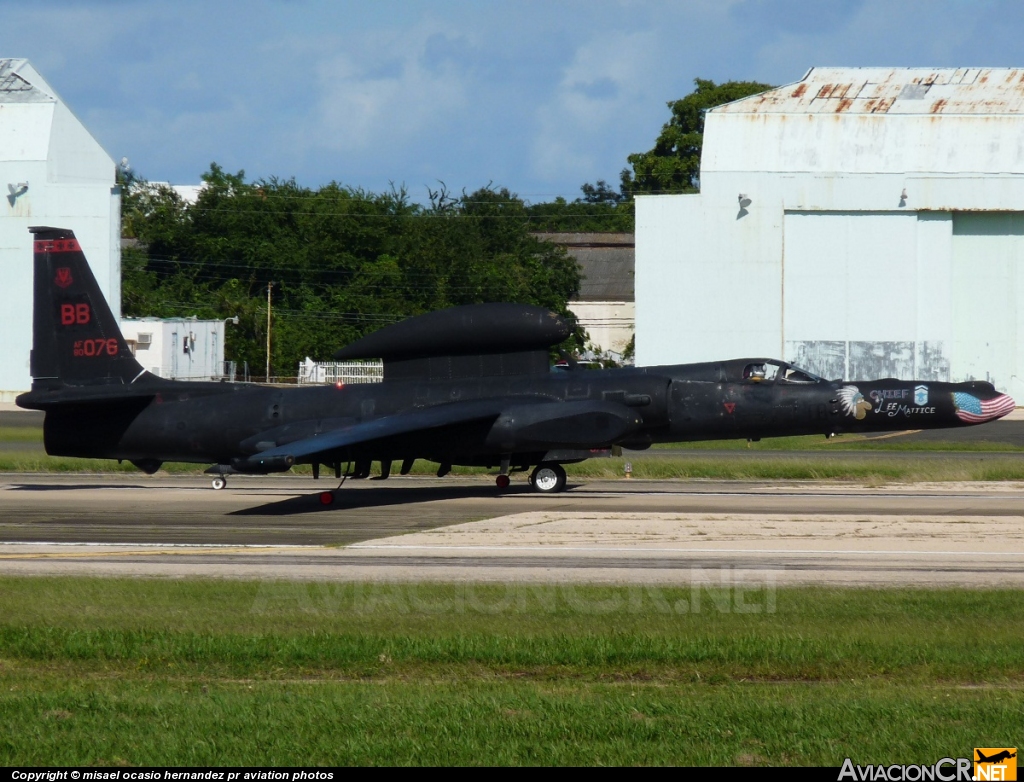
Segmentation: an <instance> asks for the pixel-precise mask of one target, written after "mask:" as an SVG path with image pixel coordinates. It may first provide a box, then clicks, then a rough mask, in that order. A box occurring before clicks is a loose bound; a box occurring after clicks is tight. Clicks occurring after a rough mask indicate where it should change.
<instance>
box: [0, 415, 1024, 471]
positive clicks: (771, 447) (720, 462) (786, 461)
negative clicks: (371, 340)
mask: <svg viewBox="0 0 1024 782" xmlns="http://www.w3.org/2000/svg"><path fill="white" fill-rule="evenodd" d="M0 444H6V445H7V447H6V448H4V449H3V450H0V473H5V472H6V473H31V472H57V473H135V472H138V470H137V468H136V467H134V466H133V465H131V464H129V463H127V462H125V463H123V464H118V463H117V462H116V461H112V460H109V459H78V458H71V457H54V456H47V455H46V454H45V453H44V452H43V451H42V448H41V446H42V430H41V429H39V428H36V427H0ZM21 446H24V447H25V450H21V449H20V447H21ZM748 446H749V448H750V450H752V451H756V452H761V453H763V454H764V456H763V457H762V458H757V459H751V458H749V456H748V455H746V454H744V455H743V456H740V455H739V454H737V455H736V456H732V457H731V456H730V454H731V453H735V452H737V451H746V450H747V448H748ZM671 447H672V448H686V449H687V450H693V451H705V452H707V454H708V455H707V456H702V455H699V454H696V455H686V456H666V455H659V454H658V453H657V452H658V451H659V450H662V449H659V448H655V449H653V451H652V452H651V453H647V454H645V453H636V454H631V455H629V456H628V457H622V458H618V457H616V458H604V459H591V460H588V461H586V462H583V463H581V464H575V465H567V467H566V470H567V472H568V473H569V475H570V477H572V478H576V479H584V478H622V477H623V475H624V468H625V464H626V463H627V462H629V463H630V465H631V466H632V474H633V477H635V478H654V479H657V478H679V479H701V478H704V479H709V480H729V479H735V480H847V481H867V482H871V483H885V482H910V481H1021V480H1024V459H1021V453H1024V449H1020V448H1017V447H1015V446H1012V445H1008V444H1003V443H992V442H985V441H981V442H957V443H954V442H941V441H938V442H931V441H929V442H913V441H901V439H900V438H898V437H893V438H874V439H868V438H864V437H860V436H848V437H838V438H833V439H831V440H826V439H825V438H823V437H781V438H774V439H771V440H763V441H761V442H758V443H747V442H746V441H745V440H723V441H713V442H702V443H686V444H684V445H679V446H677V445H673V446H671ZM793 451H802V452H804V451H812V452H814V453H813V455H808V456H803V457H800V456H794V455H793V454H792V452H793ZM907 451H910V452H918V451H930V452H934V453H938V454H942V457H941V458H934V455H933V457H932V458H929V459H927V460H925V459H921V460H914V459H908V458H906V457H905V456H903V455H902V454H903V452H907ZM851 452H859V453H851ZM830 454H839V456H836V457H831V458H830ZM887 454H888V458H886V457H887ZM982 457H984V458H982ZM207 466H208V465H197V464H183V463H173V462H169V463H166V464H164V466H163V467H162V469H163V470H164V471H165V472H167V473H171V474H174V475H199V474H201V473H202V472H203V470H205V469H206V467H207ZM436 470H437V465H436V464H433V463H431V462H427V461H423V460H420V461H417V462H416V463H415V465H414V466H413V470H412V473H413V474H414V475H431V474H433V473H434V472H435V471H436ZM309 472H310V468H309V467H308V466H305V465H303V466H300V467H296V468H294V469H293V470H292V473H293V474H299V475H305V474H309ZM488 472H489V471H488V470H485V469H483V468H474V467H455V468H454V469H453V470H452V473H453V474H455V475H484V474H487V473H488ZM490 472H495V471H490Z"/></svg>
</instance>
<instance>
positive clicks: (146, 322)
mask: <svg viewBox="0 0 1024 782" xmlns="http://www.w3.org/2000/svg"><path fill="white" fill-rule="evenodd" d="M121 333H122V334H124V338H125V341H126V342H127V343H128V347H129V348H131V351H132V353H133V354H134V355H135V360H136V361H138V362H139V363H140V364H141V365H142V366H143V367H144V368H145V369H148V370H149V371H150V372H152V373H153V374H154V375H158V376H160V377H162V378H167V379H169V380H222V379H223V380H234V379H235V377H234V372H233V371H232V368H231V367H230V366H228V367H225V363H224V321H222V320H196V319H194V318H180V319H178V318H168V319H163V318H125V319H124V320H122V321H121Z"/></svg>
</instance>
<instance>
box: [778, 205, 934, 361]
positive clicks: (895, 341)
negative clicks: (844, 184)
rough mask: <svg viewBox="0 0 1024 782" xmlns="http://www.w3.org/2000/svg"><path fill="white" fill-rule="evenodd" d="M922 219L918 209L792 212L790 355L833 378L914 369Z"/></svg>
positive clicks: (787, 257) (787, 242)
mask: <svg viewBox="0 0 1024 782" xmlns="http://www.w3.org/2000/svg"><path fill="white" fill-rule="evenodd" d="M917 222H918V221H917V215H916V214H915V213H913V212H909V213H908V212H786V216H785V235H784V246H783V261H782V263H783V269H782V279H783V317H782V326H783V332H782V333H783V341H784V352H785V358H786V359H787V360H788V361H792V362H794V363H795V364H799V365H800V366H803V367H806V368H807V369H809V370H811V371H812V372H815V373H817V374H819V375H821V376H823V377H826V378H829V379H837V378H851V379H863V378H879V377H899V378H907V379H910V378H913V377H914V376H915V372H916V369H917V366H916V359H915V354H916V352H917V351H916V345H915V338H916V326H917V255H918V249H917V248H918V236H917V230H918V229H917ZM943 379H944V378H943Z"/></svg>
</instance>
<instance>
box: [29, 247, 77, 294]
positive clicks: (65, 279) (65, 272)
mask: <svg viewBox="0 0 1024 782" xmlns="http://www.w3.org/2000/svg"><path fill="white" fill-rule="evenodd" d="M36 244H39V242H36ZM74 281H75V278H74V277H72V276H71V269H69V268H68V267H67V266H61V267H60V268H59V269H57V275H56V276H55V277H54V278H53V284H54V285H56V286H57V287H58V288H67V287H68V286H69V285H71V283H73V282H74Z"/></svg>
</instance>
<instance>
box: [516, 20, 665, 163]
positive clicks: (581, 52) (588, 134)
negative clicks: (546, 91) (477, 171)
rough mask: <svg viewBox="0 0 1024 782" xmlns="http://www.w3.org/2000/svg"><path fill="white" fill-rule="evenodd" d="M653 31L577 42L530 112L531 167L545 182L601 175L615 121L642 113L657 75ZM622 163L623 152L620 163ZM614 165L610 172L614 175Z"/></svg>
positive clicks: (656, 100)
mask: <svg viewBox="0 0 1024 782" xmlns="http://www.w3.org/2000/svg"><path fill="white" fill-rule="evenodd" d="M660 43H661V42H660V41H659V39H658V36H657V35H656V34H655V33H654V32H653V31H651V32H637V33H621V34H619V33H613V34H605V35H597V36H595V37H593V38H591V39H590V40H589V41H587V42H586V43H585V44H583V45H582V46H580V47H579V48H578V49H577V50H576V55H575V57H574V58H573V60H572V62H571V63H570V64H569V65H568V66H567V67H566V68H565V69H564V70H563V72H562V74H561V79H560V80H559V82H558V85H557V87H556V89H555V90H554V92H553V94H551V95H550V96H549V97H548V98H547V100H546V101H545V102H544V103H542V104H541V106H540V107H539V108H538V110H537V112H536V122H537V132H536V135H535V136H534V139H533V143H532V153H533V154H532V171H533V174H534V175H535V176H537V177H538V178H540V179H543V180H547V181H548V182H556V181H564V180H565V179H567V178H569V179H573V180H575V181H578V182H580V183H582V182H583V181H585V180H587V179H598V178H606V171H605V169H606V167H607V163H606V157H607V154H608V152H609V150H608V145H609V142H610V141H614V139H616V138H617V137H618V136H619V133H620V130H621V126H622V125H623V124H626V125H629V124H632V123H634V122H635V121H636V118H637V116H638V114H639V115H641V116H646V115H648V114H649V109H650V107H651V105H652V103H653V104H655V105H662V104H663V98H662V96H661V95H658V94H655V93H656V92H657V90H658V88H659V87H660V85H661V80H660V79H659V78H657V77H655V78H652V75H653V74H655V73H656V72H657V69H658V68H659V67H662V65H663V60H662V57H661V56H660V52H659V50H660V49H661V46H660ZM624 164H625V157H624V156H623V157H622V161H621V163H619V164H618V165H620V166H621V165H624ZM616 172H617V169H615V170H614V171H612V172H610V176H612V177H614V174H615V173H616Z"/></svg>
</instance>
